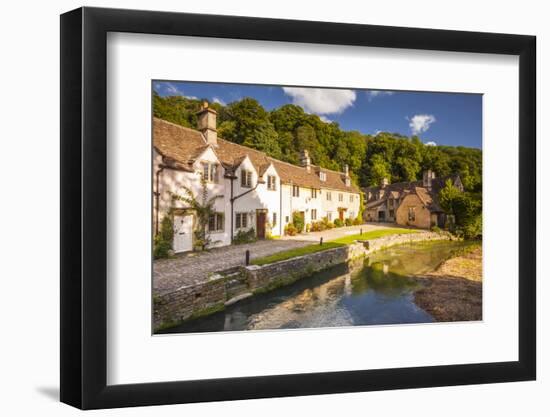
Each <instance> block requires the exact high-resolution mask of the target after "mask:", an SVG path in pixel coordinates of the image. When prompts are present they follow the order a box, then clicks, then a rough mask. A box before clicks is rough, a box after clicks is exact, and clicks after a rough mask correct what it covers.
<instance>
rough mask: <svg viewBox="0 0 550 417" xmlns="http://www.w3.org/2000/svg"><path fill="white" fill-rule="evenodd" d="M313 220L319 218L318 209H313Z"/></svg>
mask: <svg viewBox="0 0 550 417" xmlns="http://www.w3.org/2000/svg"><path fill="white" fill-rule="evenodd" d="M311 220H317V209H311Z"/></svg>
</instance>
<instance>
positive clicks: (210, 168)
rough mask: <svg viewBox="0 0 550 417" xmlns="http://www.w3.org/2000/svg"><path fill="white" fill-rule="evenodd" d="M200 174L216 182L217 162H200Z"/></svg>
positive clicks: (209, 180) (207, 179)
mask: <svg viewBox="0 0 550 417" xmlns="http://www.w3.org/2000/svg"><path fill="white" fill-rule="evenodd" d="M201 167H202V173H201V174H202V176H203V177H204V179H205V180H206V181H208V182H215V183H217V182H218V164H216V163H212V162H201Z"/></svg>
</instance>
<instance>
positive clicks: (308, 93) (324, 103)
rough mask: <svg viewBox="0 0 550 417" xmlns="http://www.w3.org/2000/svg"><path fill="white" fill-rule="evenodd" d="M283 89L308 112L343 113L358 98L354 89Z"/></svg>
mask: <svg viewBox="0 0 550 417" xmlns="http://www.w3.org/2000/svg"><path fill="white" fill-rule="evenodd" d="M283 91H284V92H285V94H287V95H289V96H290V97H292V102H293V103H294V104H296V105H298V106H301V107H303V109H304V110H305V111H306V112H308V113H315V114H335V113H342V112H343V111H344V110H345V109H347V108H348V107H350V106H352V105H353V103H354V101H355V99H356V98H357V96H356V94H355V91H353V90H336V89H331V88H297V87H283Z"/></svg>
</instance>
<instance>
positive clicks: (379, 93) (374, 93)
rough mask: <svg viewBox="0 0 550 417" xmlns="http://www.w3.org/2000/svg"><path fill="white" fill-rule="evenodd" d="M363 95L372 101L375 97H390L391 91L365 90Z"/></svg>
mask: <svg viewBox="0 0 550 417" xmlns="http://www.w3.org/2000/svg"><path fill="white" fill-rule="evenodd" d="M365 94H366V95H367V99H368V100H369V101H372V99H374V98H376V97H383V96H391V95H393V91H383V90H367V91H366V92H365Z"/></svg>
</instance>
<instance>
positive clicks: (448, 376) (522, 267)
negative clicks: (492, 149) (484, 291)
mask: <svg viewBox="0 0 550 417" xmlns="http://www.w3.org/2000/svg"><path fill="white" fill-rule="evenodd" d="M108 32H131V33H146V34H162V35H176V36H177V35H185V36H198V37H214V38H234V39H253V40H265V41H285V42H304V43H319V44H332V45H355V46H371V47H384V48H403V49H421V50H440V51H456V52H476V53H490V54H507V55H517V56H519V103H518V104H519V131H518V140H519V155H518V158H519V277H520V280H519V360H518V361H514V362H496V363H477V364H468V365H445V366H427V367H426V366H424V367H412V368H398V369H376V370H357V371H344V372H326V373H310V374H293V375H273V376H256V377H241V378H229V379H209V380H199V381H174V382H162V383H142V384H131V385H113V386H109V385H107V383H106V381H107V334H106V333H107V332H106V329H107V304H106V300H107V284H106V281H107V267H106V266H107V250H106V243H107V240H106V239H107V181H108V177H107V139H106V127H107V111H106V95H107V73H106V59H107V56H106V55H107V54H106V47H107V33H108ZM535 45H536V38H535V37H534V36H523V35H509V34H494V33H481V32H460V31H448V30H431V29H415V28H403V27H387V26H371V25H357V24H341V23H322V22H311V21H296V20H276V19H265V18H251V17H233V16H216V15H200V14H185V13H169V12H151V11H137V10H119V9H102V8H87V7H85V8H80V9H77V10H74V11H71V12H68V13H65V14H63V15H62V16H61V54H60V55H61V310H60V314H61V401H62V402H64V403H67V404H70V405H73V406H75V407H78V408H82V409H95V408H111V407H125V406H143V405H157V404H175V403H191V402H201V401H220V400H238V399H250V398H265V397H282V396H298V395H313V394H329V393H344V392H357V391H375V390H388V389H402V388H420V387H435V386H449V385H463V384H481V383H496V382H506V381H525V380H533V379H535V377H536V314H535V310H536V303H535V302H536V297H535V293H536V267H535V265H536V263H535V257H536V255H535V253H536V251H535V250H536V203H535V202H536V185H535V184H536V183H535V181H536V163H535V161H536V157H535V156H536V145H535V143H536V140H535V134H536V130H535V122H536V120H535V117H536V116H535V109H536V92H535V87H536V81H535V80H536V72H535V67H536V65H535V62H536V56H535V54H536V52H535V50H536V47H535ZM147 238H148V237H144V239H147Z"/></svg>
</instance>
